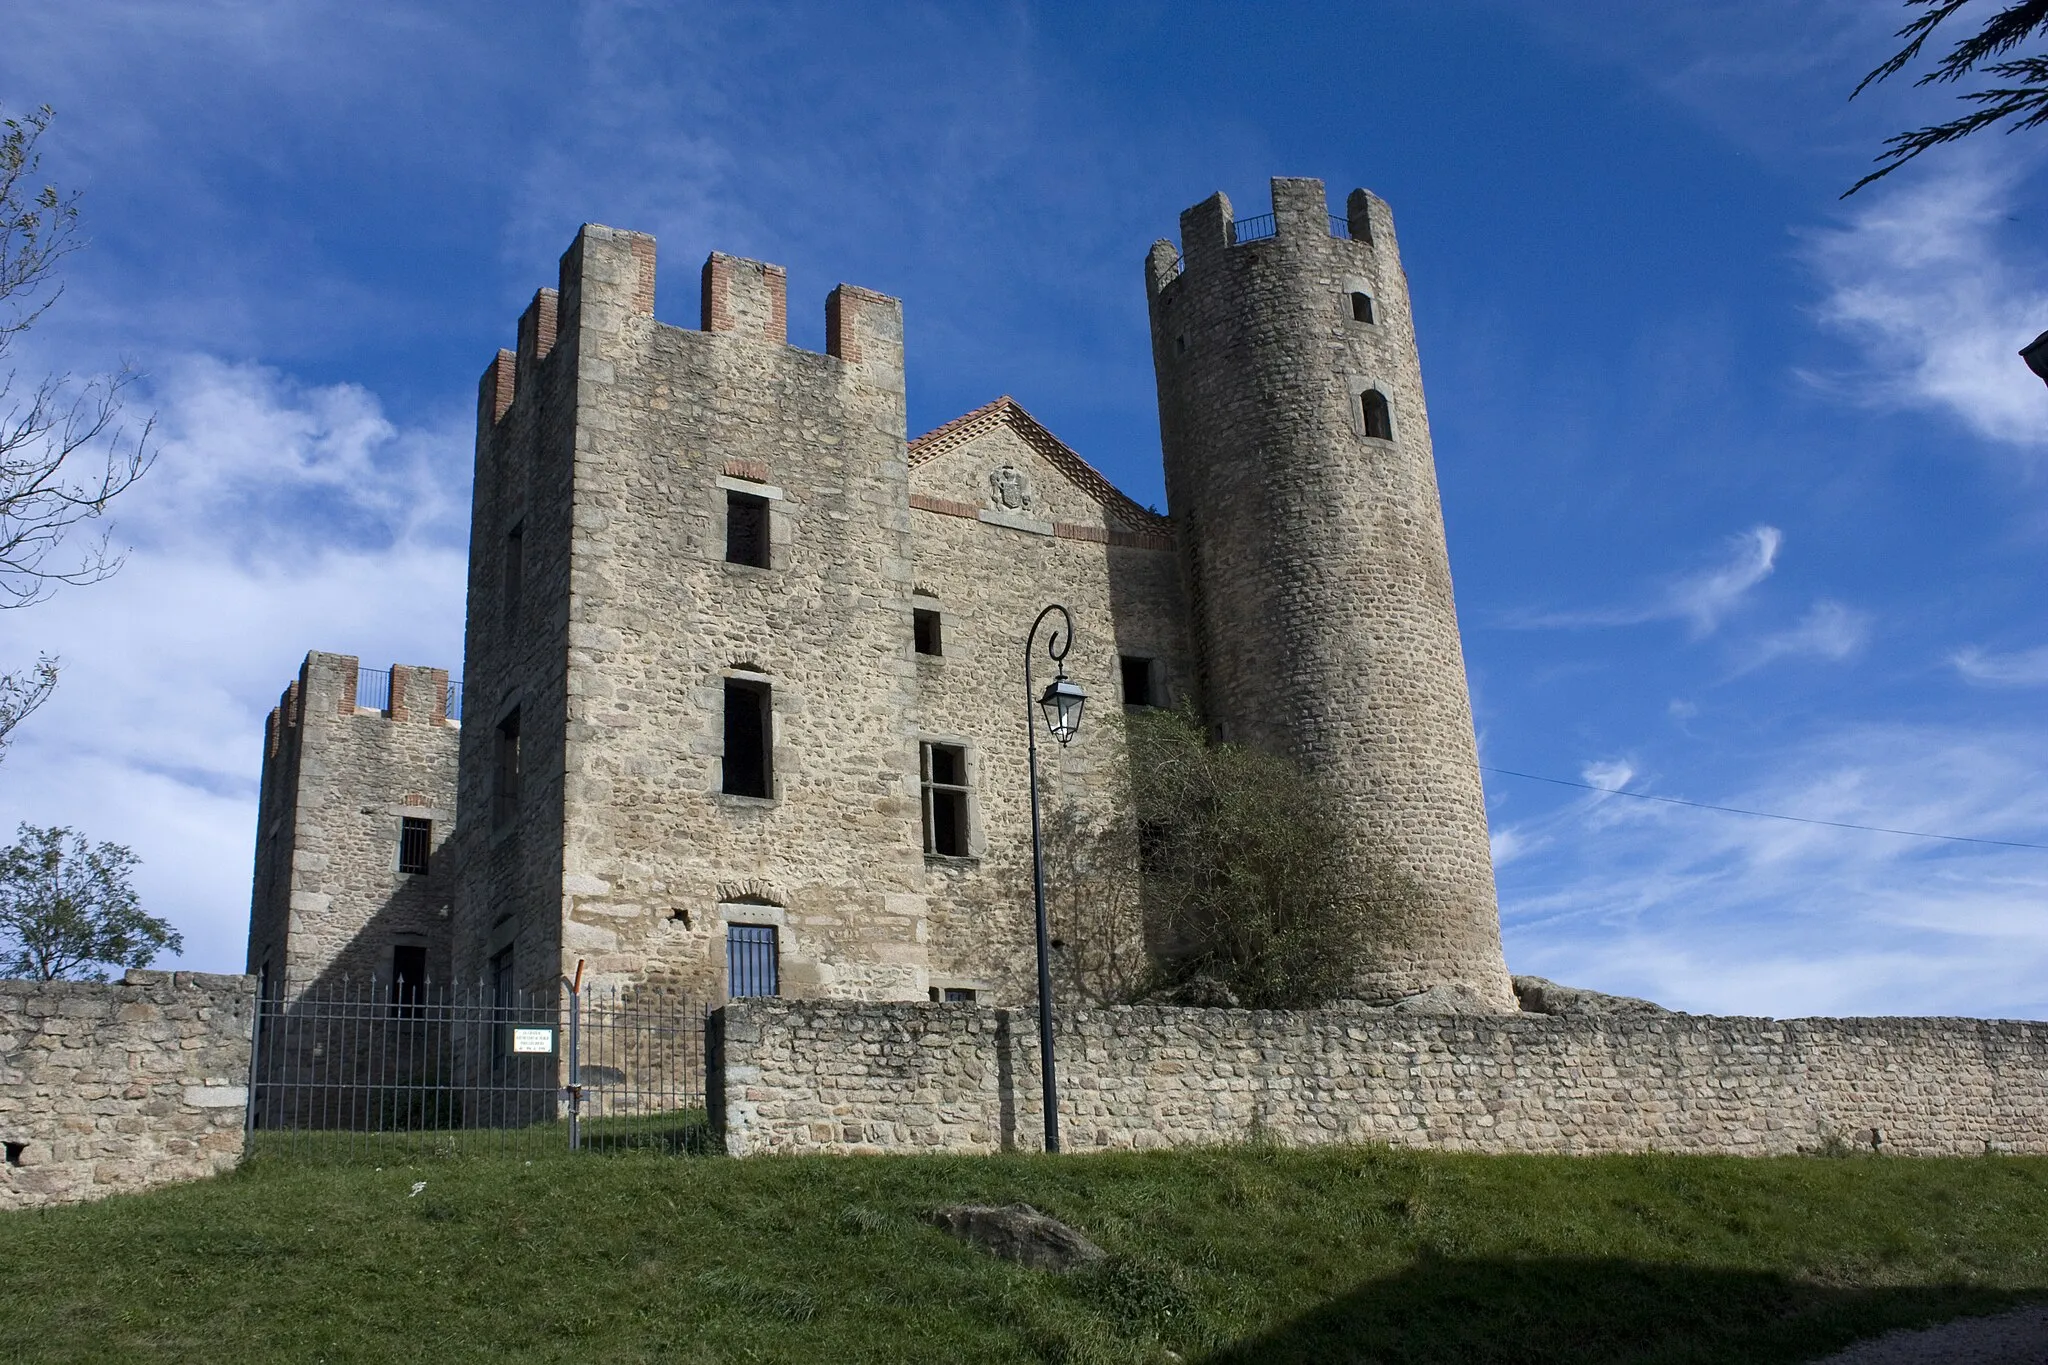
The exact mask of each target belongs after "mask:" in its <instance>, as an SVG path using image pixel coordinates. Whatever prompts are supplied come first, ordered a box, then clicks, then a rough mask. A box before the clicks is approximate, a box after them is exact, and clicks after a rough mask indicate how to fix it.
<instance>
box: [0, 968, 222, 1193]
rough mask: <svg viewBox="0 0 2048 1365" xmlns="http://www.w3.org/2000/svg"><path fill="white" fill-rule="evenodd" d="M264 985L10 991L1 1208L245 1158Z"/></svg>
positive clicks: (1, 1017) (56, 986) (187, 1174)
mask: <svg viewBox="0 0 2048 1365" xmlns="http://www.w3.org/2000/svg"><path fill="white" fill-rule="evenodd" d="M255 998H256V981H255V978H254V977H248V976H211V975H205V974H202V973H199V972H143V971H131V972H129V973H128V975H127V978H126V979H125V980H123V981H119V982H109V983H101V982H80V981H53V982H41V981H0V1142H4V1143H5V1149H4V1150H5V1153H6V1164H5V1165H4V1166H0V1208H26V1207H29V1206H32V1205H37V1204H61V1203H70V1202H73V1201H77V1200H81V1199H97V1198H99V1197H101V1196H103V1195H108V1194H116V1193H121V1192H123V1191H129V1190H140V1189H146V1188H148V1187H150V1186H152V1185H162V1184H167V1183H169V1182H171V1181H176V1180H192V1179H196V1178H198V1177H199V1176H203V1175H212V1174H214V1173H215V1172H218V1171H225V1170H228V1169H230V1168H231V1167H233V1166H234V1165H235V1164H236V1163H237V1162H238V1161H240V1160H241V1156H242V1121H243V1117H244V1112H245V1109H246V1105H247V1101H248V1090H247V1081H248V1077H249V1032H250V1026H251V1023H252V1022H253V1018H254V1006H255Z"/></svg>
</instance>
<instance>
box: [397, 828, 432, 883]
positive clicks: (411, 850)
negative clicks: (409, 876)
mask: <svg viewBox="0 0 2048 1365" xmlns="http://www.w3.org/2000/svg"><path fill="white" fill-rule="evenodd" d="M433 851H434V822H433V821H432V820H422V819H420V818H419V817H418V816H414V815H407V816H403V817H401V818H400V819H399V822H398V870H399V871H400V872H411V873H414V874H417V875H420V876H424V875H426V871H427V859H428V858H429V857H430V856H431V855H432V854H433Z"/></svg>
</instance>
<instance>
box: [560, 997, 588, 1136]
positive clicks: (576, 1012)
mask: <svg viewBox="0 0 2048 1365" xmlns="http://www.w3.org/2000/svg"><path fill="white" fill-rule="evenodd" d="M562 984H563V985H565V986H567V987H568V988H569V1085H568V1090H569V1150H570V1151H572V1152H574V1151H578V1150H580V1149H581V1148H582V1146H583V963H582V962H580V961H579V962H577V964H576V979H575V980H574V981H570V980H568V979H567V978H564V979H563V982H562Z"/></svg>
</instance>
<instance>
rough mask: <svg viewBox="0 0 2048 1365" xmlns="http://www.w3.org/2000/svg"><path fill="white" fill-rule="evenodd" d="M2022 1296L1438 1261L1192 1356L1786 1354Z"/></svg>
mask: <svg viewBox="0 0 2048 1365" xmlns="http://www.w3.org/2000/svg"><path fill="white" fill-rule="evenodd" d="M2026 1297H2027V1296H2025V1295H2020V1294H2012V1293H2004V1292H2000V1291H1996V1290H1988V1289H1977V1288H1972V1287H1970V1286H1966V1285H1949V1286H1909V1287H1894V1288H1843V1287H1837V1286H1830V1285H1824V1284H1818V1283H1814V1282H1811V1281H1806V1280H1800V1279H1795V1278H1792V1277H1790V1276H1785V1275H1778V1274H1769V1273H1760V1272H1755V1271H1741V1270H1715V1269H1706V1268H1700V1267H1691V1266H1679V1265H1655V1264H1648V1263H1644V1262H1640V1261H1623V1260H1507V1259H1493V1260H1467V1259H1457V1258H1449V1257H1441V1256H1436V1257H1428V1258H1426V1259H1424V1260H1422V1261H1421V1262H1418V1263H1417V1264H1415V1265H1414V1266H1412V1267H1410V1268H1409V1269H1408V1270H1406V1271H1404V1272H1402V1273H1401V1274H1398V1275H1393V1276H1389V1277H1387V1278H1385V1279H1381V1280H1375V1281H1371V1282H1369V1283H1367V1284H1364V1285H1361V1286H1359V1287H1358V1288H1357V1289H1354V1290H1352V1291H1350V1292H1348V1293H1346V1294H1344V1295H1342V1296H1340V1297H1338V1298H1335V1299H1332V1300H1330V1301H1329V1302H1327V1303H1324V1304H1322V1305H1321V1306H1319V1307H1317V1308H1315V1309H1313V1310H1311V1311H1310V1312H1307V1313H1304V1314H1302V1315H1301V1316H1299V1317H1297V1318H1294V1319H1292V1320H1291V1321H1288V1322H1286V1323H1283V1324H1281V1325H1279V1326H1277V1327H1275V1328H1272V1329H1271V1330H1269V1331H1266V1332H1264V1333H1261V1334H1259V1335H1258V1336H1255V1337H1249V1338H1246V1339H1245V1340H1242V1341H1239V1342H1236V1343H1234V1344H1233V1345H1230V1346H1228V1347H1225V1348H1223V1349H1221V1350H1217V1351H1215V1352H1213V1353H1211V1354H1210V1355H1208V1356H1206V1357H1204V1360H1205V1361H1206V1362H1208V1365H1251V1362H1259V1363H1260V1365H1267V1363H1268V1362H1283V1361H1342V1362H1359V1363H1360V1365H1363V1362H1386V1363H1387V1365H1394V1363H1395V1362H1399V1363H1400V1365H1438V1362H1442V1365H1496V1363H1497V1365H1521V1362H1531V1363H1532V1365H1534V1363H1535V1362H1541V1365H1558V1362H1565V1361H1570V1362H1575V1363H1576V1362H1616V1363H1617V1365H1618V1363H1619V1362H1624V1361H1626V1362H1630V1365H1636V1363H1637V1362H1645V1363H1647V1362H1656V1363H1657V1365H1680V1362H1683V1363H1684V1365H1703V1363H1704V1362H1708V1361H1714V1362H1721V1361H1731V1362H1732V1361H1740V1362H1749V1361H1757V1362H1769V1361H1782V1362H1795V1361H1807V1360H1812V1359H1815V1358H1816V1357H1819V1356H1823V1355H1826V1354H1829V1353H1831V1352H1833V1351H1837V1350H1840V1349H1841V1348H1842V1347H1844V1346H1846V1345H1848V1344H1849V1343H1850V1342H1852V1341H1856V1340H1859V1339H1861V1338H1864V1337H1869V1336H1875V1335H1878V1334H1879V1333H1882V1332H1886V1331H1889V1330H1891V1329H1892V1328H1894V1327H1912V1326H1923V1325H1926V1324H1928V1323H1933V1322H1941V1321H1945V1320H1947V1319H1950V1318H1956V1317H1964V1316H1970V1315H1974V1314H1978V1313H1992V1312H1997V1311H1999V1310H2000V1309H2004V1308H2010V1307H2012V1306H2014V1305H2016V1304H2019V1303H2022V1302H2025V1301H2026Z"/></svg>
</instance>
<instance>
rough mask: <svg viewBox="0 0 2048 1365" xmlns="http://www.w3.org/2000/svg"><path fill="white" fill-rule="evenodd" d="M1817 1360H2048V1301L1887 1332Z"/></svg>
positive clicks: (2020, 1364) (1871, 1363)
mask: <svg viewBox="0 0 2048 1365" xmlns="http://www.w3.org/2000/svg"><path fill="white" fill-rule="evenodd" d="M1813 1365H2048V1304H2038V1303H2037V1304H2030V1305H2028V1306H2027V1307H2025V1308H2015V1309H2013V1310H2012V1311H2011V1312H2010V1313H1999V1314H1996V1315H1994V1316H1992V1317H1988V1318H1958V1319H1957V1320H1956V1321H1954V1322H1945V1323H1943V1324H1941V1325H1940V1326H1939V1327H1923V1328H1921V1329H1919V1330H1918V1331H1911V1332H1909V1331H1898V1332H1887V1333H1885V1334H1884V1335H1883V1336H1881V1337H1872V1338H1871V1339H1870V1340H1868V1341H1859V1342H1857V1343H1856V1344H1855V1345H1854V1346H1851V1347H1850V1348H1849V1349H1848V1350H1846V1351H1842V1352H1840V1353H1839V1354H1836V1355H1831V1356H1829V1357H1828V1358H1827V1359H1825V1360H1819V1361H1815V1362H1814V1363H1813Z"/></svg>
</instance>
